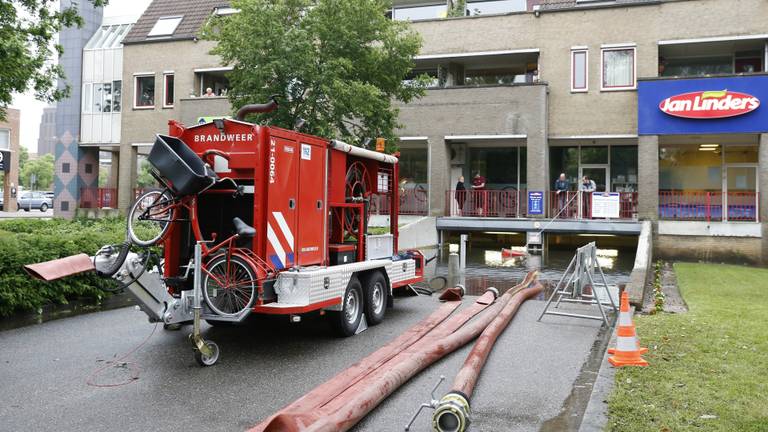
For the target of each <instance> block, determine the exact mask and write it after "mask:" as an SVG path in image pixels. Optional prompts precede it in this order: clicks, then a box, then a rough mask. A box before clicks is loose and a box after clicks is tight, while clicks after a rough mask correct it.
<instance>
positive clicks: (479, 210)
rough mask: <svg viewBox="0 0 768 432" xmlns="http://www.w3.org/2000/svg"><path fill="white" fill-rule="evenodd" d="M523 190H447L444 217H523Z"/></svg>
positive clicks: (524, 202) (524, 210)
mask: <svg viewBox="0 0 768 432" xmlns="http://www.w3.org/2000/svg"><path fill="white" fill-rule="evenodd" d="M525 196H526V191H525V190H518V189H514V188H509V189H504V190H481V191H477V190H464V191H456V190H449V191H447V192H446V194H445V202H446V206H445V207H446V216H466V217H502V218H516V217H522V216H525V212H526V211H527V209H526V208H525V204H526V203H527V202H526V201H525V199H524V197H525Z"/></svg>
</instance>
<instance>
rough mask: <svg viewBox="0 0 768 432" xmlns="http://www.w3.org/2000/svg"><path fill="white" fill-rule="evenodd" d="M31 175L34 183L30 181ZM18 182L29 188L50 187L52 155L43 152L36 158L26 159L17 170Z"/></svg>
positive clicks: (43, 188)
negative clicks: (22, 165)
mask: <svg viewBox="0 0 768 432" xmlns="http://www.w3.org/2000/svg"><path fill="white" fill-rule="evenodd" d="M33 175H34V177H35V181H34V184H32V183H31V181H30V178H31V177H32V176H33ZM19 183H20V184H21V185H22V186H24V187H26V188H29V189H31V188H35V189H39V190H48V189H50V188H51V183H53V155H52V154H45V155H43V156H40V157H39V158H37V159H32V160H28V161H27V162H26V163H25V164H24V167H23V168H21V170H20V171H19Z"/></svg>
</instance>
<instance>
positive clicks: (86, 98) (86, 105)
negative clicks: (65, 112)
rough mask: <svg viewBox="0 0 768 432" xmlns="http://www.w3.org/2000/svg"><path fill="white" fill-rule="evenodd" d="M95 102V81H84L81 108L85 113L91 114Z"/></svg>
mask: <svg viewBox="0 0 768 432" xmlns="http://www.w3.org/2000/svg"><path fill="white" fill-rule="evenodd" d="M92 103H93V83H84V84H83V91H82V93H81V101H80V110H81V112H82V113H83V114H90V113H91V112H93V111H92V110H91V104H92Z"/></svg>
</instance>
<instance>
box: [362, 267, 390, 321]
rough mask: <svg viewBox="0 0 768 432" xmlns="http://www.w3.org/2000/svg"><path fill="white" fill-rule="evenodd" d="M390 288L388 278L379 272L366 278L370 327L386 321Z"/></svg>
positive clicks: (372, 273) (365, 294) (366, 314)
mask: <svg viewBox="0 0 768 432" xmlns="http://www.w3.org/2000/svg"><path fill="white" fill-rule="evenodd" d="M388 286H389V284H388V283H387V278H385V277H384V275H383V274H382V273H381V271H379V270H374V271H373V272H371V273H370V274H369V275H368V277H366V278H365V286H364V287H363V294H364V299H365V318H366V320H367V322H368V325H372V326H374V325H377V324H380V323H381V322H382V321H384V316H385V315H386V314H387V296H388V295H389V290H388V289H387V288H388Z"/></svg>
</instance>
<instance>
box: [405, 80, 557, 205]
mask: <svg viewBox="0 0 768 432" xmlns="http://www.w3.org/2000/svg"><path fill="white" fill-rule="evenodd" d="M399 109H400V116H399V121H400V123H402V124H403V127H402V129H400V130H399V131H397V133H398V135H400V136H426V137H428V141H429V163H430V174H429V175H430V178H429V182H430V211H431V213H432V215H433V216H441V215H443V213H444V210H445V207H444V206H445V192H444V191H446V190H448V189H450V187H451V185H450V180H451V179H450V178H449V177H450V176H449V172H450V152H449V149H448V143H447V142H446V141H445V137H446V136H449V135H527V147H528V174H529V175H528V185H529V188H538V189H541V190H544V189H545V188H546V185H547V183H548V181H547V178H546V172H542V169H541V166H542V164H543V166H545V167H546V166H547V165H548V164H547V163H545V162H546V161H547V154H548V150H547V149H548V147H547V140H546V137H547V122H546V113H547V86H546V85H544V84H538V85H520V86H500V87H482V88H469V87H453V88H445V89H434V90H428V91H427V94H426V95H425V96H424V97H423V98H421V99H419V100H416V101H414V102H411V103H409V104H408V105H400V106H399ZM544 171H546V170H544Z"/></svg>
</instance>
